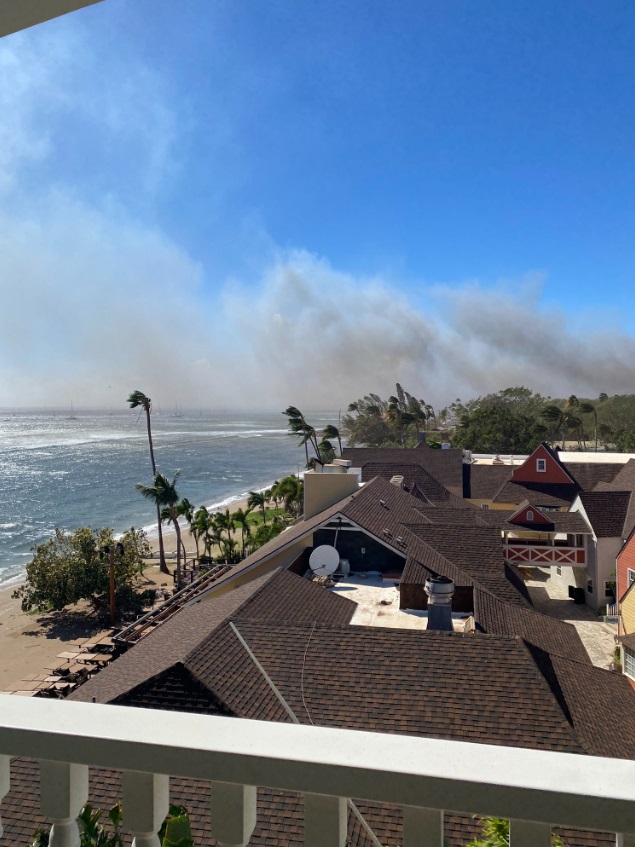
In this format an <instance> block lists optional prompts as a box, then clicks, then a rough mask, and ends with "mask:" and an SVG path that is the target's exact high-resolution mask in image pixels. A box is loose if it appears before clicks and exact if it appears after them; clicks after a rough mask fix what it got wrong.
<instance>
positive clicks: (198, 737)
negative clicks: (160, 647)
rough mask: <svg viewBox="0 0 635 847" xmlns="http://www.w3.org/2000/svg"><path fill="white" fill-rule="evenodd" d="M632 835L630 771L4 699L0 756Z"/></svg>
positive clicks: (506, 751)
mask: <svg viewBox="0 0 635 847" xmlns="http://www.w3.org/2000/svg"><path fill="white" fill-rule="evenodd" d="M1 754H5V755H9V756H25V757H29V758H35V759H44V760H50V761H56V762H71V763H73V764H83V765H89V766H93V767H105V768H114V769H117V770H132V771H142V772H147V773H161V774H170V775H174V776H182V777H190V778H194V779H202V780H216V781H220V782H226V783H232V784H243V785H257V786H262V787H269V788H274V789H280V790H284V791H290V792H300V793H310V794H321V795H327V796H333V797H354V798H359V799H365V800H370V801H378V802H385V803H394V804H397V805H405V806H425V807H427V808H431V809H449V810H452V811H455V812H466V813H471V814H481V815H495V816H500V817H507V818H515V819H520V820H529V821H537V822H542V823H549V824H552V825H563V826H574V827H581V828H588V829H600V830H606V831H613V832H615V831H618V832H635V762H633V761H631V760H624V759H608V758H600V757H595V756H582V755H574V754H570V753H556V752H552V751H542V750H527V749H523V748H515V747H502V746H493V745H486V744H475V743H469V742H464V741H449V740H441V739H432V738H420V737H412V736H400V735H389V734H383V733H374V732H361V731H357V730H345V729H331V728H325V727H313V726H304V725H303V726H297V725H293V724H285V723H269V722H266V721H254V720H244V719H238V718H225V717H217V716H212V715H195V714H186V713H174V712H164V711H159V710H156V711H155V710H153V711H152V714H151V716H149V714H148V710H146V709H139V708H131V707H126V706H110V705H101V704H93V703H76V702H70V701H63V702H56V701H49V700H47V701H40V700H37V699H32V700H23V699H21V698H9V697H5V698H3V700H2V709H1V710H0V755H1Z"/></svg>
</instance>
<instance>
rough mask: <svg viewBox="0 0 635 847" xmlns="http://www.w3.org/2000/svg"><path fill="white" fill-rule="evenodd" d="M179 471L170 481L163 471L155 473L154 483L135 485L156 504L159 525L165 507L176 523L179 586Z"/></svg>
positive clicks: (179, 577) (170, 517) (177, 582)
mask: <svg viewBox="0 0 635 847" xmlns="http://www.w3.org/2000/svg"><path fill="white" fill-rule="evenodd" d="M178 476H179V472H178V471H177V472H176V473H175V474H174V478H173V479H172V481H171V482H170V480H169V479H168V478H167V476H164V475H163V474H161V473H157V474H155V475H154V484H153V485H143V483H141V482H138V483H137V484H136V485H135V488H136V489H137V491H139V492H140V494H141V495H142V496H143V497H145V498H146V499H147V500H151V501H152V502H153V503H155V504H156V507H157V512H158V514H159V525H160V524H161V510H162V509H163V507H167V510H168V513H169V520H170V521H171V522H172V523H173V524H174V531H175V532H176V586H177V588H180V587H181V543H182V542H181V527H180V526H179V520H178V511H177V504H178V502H179V495H178V492H177V490H176V480H177V479H178Z"/></svg>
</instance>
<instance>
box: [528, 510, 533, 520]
mask: <svg viewBox="0 0 635 847" xmlns="http://www.w3.org/2000/svg"><path fill="white" fill-rule="evenodd" d="M526 518H527V520H528V521H533V519H534V513H533V512H532V510H531V509H529V510H528V511H527V515H526Z"/></svg>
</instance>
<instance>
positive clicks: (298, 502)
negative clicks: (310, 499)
mask: <svg viewBox="0 0 635 847" xmlns="http://www.w3.org/2000/svg"><path fill="white" fill-rule="evenodd" d="M276 490H277V492H278V496H279V497H280V499H281V500H282V502H283V503H284V508H285V510H286V511H287V512H289V513H290V514H291V515H294V516H296V517H297V516H298V515H299V514H300V510H301V508H302V503H303V499H304V484H303V483H302V481H301V480H300V479H299V478H298V477H297V476H285V477H284V479H281V480H280V482H279V483H278V484H277V486H276Z"/></svg>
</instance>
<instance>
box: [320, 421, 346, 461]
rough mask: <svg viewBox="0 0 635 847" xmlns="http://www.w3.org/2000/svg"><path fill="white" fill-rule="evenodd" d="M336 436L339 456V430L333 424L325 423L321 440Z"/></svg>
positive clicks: (340, 440) (340, 443)
mask: <svg viewBox="0 0 635 847" xmlns="http://www.w3.org/2000/svg"><path fill="white" fill-rule="evenodd" d="M331 438H337V443H338V444H339V446H340V456H341V455H342V437H341V436H340V431H339V429H338V428H337V427H336V426H333V424H327V425H326V426H325V427H324V429H323V430H322V440H323V441H324V440H325V439H331Z"/></svg>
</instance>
